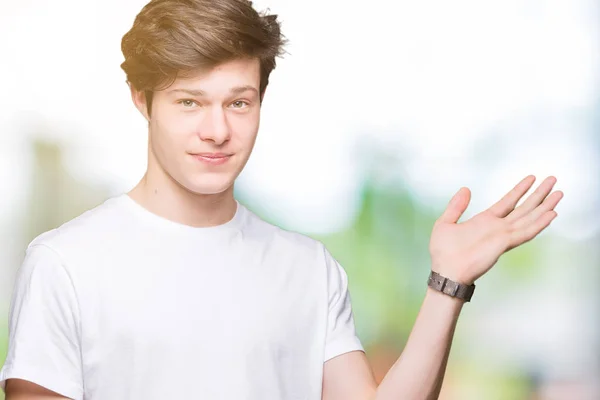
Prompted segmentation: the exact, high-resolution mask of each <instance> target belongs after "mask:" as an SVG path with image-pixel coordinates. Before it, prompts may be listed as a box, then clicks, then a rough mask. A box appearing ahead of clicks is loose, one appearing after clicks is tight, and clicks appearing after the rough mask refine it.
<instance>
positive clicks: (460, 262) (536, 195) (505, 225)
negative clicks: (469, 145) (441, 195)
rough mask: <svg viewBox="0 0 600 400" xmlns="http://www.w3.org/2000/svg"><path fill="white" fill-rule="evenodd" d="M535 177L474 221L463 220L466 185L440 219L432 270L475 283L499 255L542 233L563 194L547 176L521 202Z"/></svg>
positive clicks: (433, 245) (433, 237)
mask: <svg viewBox="0 0 600 400" xmlns="http://www.w3.org/2000/svg"><path fill="white" fill-rule="evenodd" d="M534 181H535V178H534V177H531V176H529V177H527V178H525V179H524V180H523V181H521V183H519V184H518V185H517V186H515V188H514V189H513V190H511V191H510V192H509V193H508V194H507V195H506V196H504V197H503V198H502V199H501V200H500V201H498V202H497V203H496V204H494V205H493V206H492V207H490V208H489V209H487V210H485V211H483V212H481V213H479V214H477V215H475V216H474V217H473V218H471V219H469V220H468V221H465V222H461V223H458V222H457V221H458V219H459V218H460V216H461V215H462V214H463V213H464V211H465V210H466V208H467V206H468V204H469V201H470V192H469V190H468V189H461V190H460V191H459V192H458V193H457V194H456V195H455V196H454V198H453V199H452V201H451V202H450V204H449V206H448V208H447V209H446V211H445V212H444V214H443V215H442V216H441V217H440V218H439V219H438V220H437V221H436V223H435V225H434V228H433V231H432V234H431V241H430V246H429V250H430V253H431V259H432V269H433V270H434V271H436V272H438V273H440V274H442V275H444V276H447V277H449V278H451V279H454V280H458V281H462V282H465V283H472V282H473V281H475V280H476V279H477V278H479V277H480V276H482V275H483V274H485V273H486V272H487V271H489V270H490V269H491V268H492V267H493V266H494V264H495V263H496V262H497V261H498V258H499V257H500V256H501V255H502V254H503V253H505V252H506V251H508V250H510V249H512V248H515V247H517V246H519V245H521V244H523V243H525V242H528V241H529V240H531V239H533V238H534V237H535V236H537V235H538V234H539V233H540V232H541V231H542V230H544V229H545V228H546V227H547V226H548V225H549V224H550V222H551V221H552V220H553V219H554V218H555V217H556V212H555V211H554V208H555V207H556V205H557V204H558V202H559V201H560V199H561V198H562V192H554V193H552V194H551V195H549V193H550V191H551V190H552V187H553V186H554V184H555V183H556V179H555V178H553V177H550V178H548V179H546V180H545V181H544V182H543V183H542V184H541V185H540V186H539V187H538V188H537V189H536V190H535V192H533V193H532V194H531V195H530V196H529V197H528V198H527V200H525V201H524V202H523V204H521V205H520V206H519V207H516V205H517V203H518V201H519V200H520V199H521V198H522V197H523V195H524V194H525V193H526V192H527V191H528V190H529V188H530V187H531V186H532V184H533V182H534Z"/></svg>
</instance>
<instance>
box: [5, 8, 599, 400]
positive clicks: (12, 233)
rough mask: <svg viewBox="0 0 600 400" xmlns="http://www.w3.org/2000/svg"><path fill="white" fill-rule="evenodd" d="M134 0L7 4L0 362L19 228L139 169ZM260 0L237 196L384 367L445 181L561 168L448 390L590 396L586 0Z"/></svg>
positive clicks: (483, 204) (593, 362) (595, 100)
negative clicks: (323, 271)
mask: <svg viewBox="0 0 600 400" xmlns="http://www.w3.org/2000/svg"><path fill="white" fill-rule="evenodd" d="M26 3H27V4H26ZM30 3H31V4H30ZM144 4H145V1H141V0H140V1H138V0H127V1H122V0H119V1H117V0H106V1H103V2H100V1H97V0H86V1H75V0H56V1H54V2H44V1H42V0H30V1H29V2H23V3H19V2H10V3H7V4H6V5H3V7H4V8H5V10H6V12H3V14H2V15H0V51H2V54H6V55H7V57H6V58H4V59H3V63H2V64H0V71H2V72H3V74H2V75H3V76H5V77H10V79H7V80H6V82H5V84H4V90H3V91H1V92H0V106H1V107H2V110H3V112H2V113H0V144H1V146H0V154H1V156H0V182H1V183H0V185H1V186H0V189H1V191H2V196H1V197H0V202H1V207H0V239H2V240H0V274H1V275H0V276H1V277H2V279H0V360H4V358H5V355H6V346H7V333H8V332H7V319H8V317H7V313H8V309H9V301H10V294H11V292H12V284H13V281H14V276H15V272H16V270H17V268H18V267H19V265H20V263H21V261H22V258H23V252H24V249H25V247H26V245H27V244H28V243H29V241H31V239H33V238H34V237H35V236H37V235H38V234H39V233H41V232H44V231H46V230H49V229H52V228H54V227H56V226H58V225H60V224H61V223H63V222H65V221H67V220H69V219H71V218H73V217H75V216H77V215H79V214H80V213H81V212H83V211H85V210H87V209H89V208H92V207H94V206H96V205H98V204H100V203H101V202H102V201H104V200H105V199H107V198H108V197H110V196H113V195H117V194H119V193H122V192H124V191H126V190H129V188H131V187H132V186H133V185H134V184H135V183H136V182H137V180H138V179H139V178H140V177H141V175H142V173H143V171H144V169H145V157H146V153H145V152H146V138H145V126H144V124H143V120H142V118H141V117H140V116H139V115H138V114H137V112H136V110H135V109H134V107H133V106H132V105H131V104H130V100H129V97H128V93H127V88H126V86H125V84H124V82H123V81H124V76H123V74H122V72H121V71H120V69H119V67H118V66H119V64H120V62H121V59H122V56H121V54H120V53H119V48H120V47H119V44H120V42H119V41H120V37H121V36H122V35H123V34H124V33H125V32H126V31H127V29H129V27H130V25H131V23H132V22H133V18H134V16H135V14H136V13H137V12H138V11H139V9H140V8H141V7H142V6H143V5H144ZM255 4H256V6H257V8H259V9H264V8H267V7H269V8H271V11H272V12H275V13H278V14H279V15H280V18H281V19H282V21H283V28H284V32H286V35H287V37H288V39H289V40H290V45H289V48H288V51H289V53H290V54H288V55H287V56H286V57H285V58H284V59H283V60H281V61H280V62H279V64H278V67H277V69H276V70H275V71H274V73H273V76H272V78H271V83H270V86H269V90H268V92H267V93H268V94H267V97H266V99H265V103H264V105H263V111H262V115H263V116H262V121H261V131H260V134H259V138H258V140H257V143H256V148H255V151H254V154H253V156H252V158H251V160H250V162H249V163H248V165H247V167H246V170H245V171H244V173H243V174H242V175H241V176H240V178H239V180H238V183H237V184H236V196H237V198H238V200H240V201H241V202H242V203H244V204H245V205H246V206H247V207H248V208H250V209H251V210H253V211H254V212H256V213H257V214H259V215H260V216H262V217H263V218H265V219H266V220H268V221H270V222H273V223H275V224H277V225H280V226H282V227H284V228H287V229H292V230H296V231H299V232H303V233H305V234H307V235H310V236H312V237H314V238H317V239H319V240H322V241H323V242H324V243H325V244H326V246H327V247H328V249H329V250H330V251H331V252H332V254H333V255H334V256H335V257H336V258H337V259H338V260H339V261H340V263H341V264H342V265H343V266H344V268H345V269H346V271H347V272H348V276H349V279H350V291H351V295H352V303H353V308H354V313H355V320H356V324H357V329H358V334H359V336H360V338H361V340H362V341H363V344H364V345H365V347H366V349H367V354H368V357H369V359H370V360H371V362H372V364H373V367H374V370H375V372H376V375H377V377H378V379H381V378H382V377H383V375H384V374H385V373H386V371H387V370H388V368H389V367H390V366H391V365H392V364H393V362H394V361H395V360H396V359H397V357H398V356H399V355H400V352H401V351H402V348H403V346H404V344H405V341H406V339H407V337H408V334H409V332H410V329H411V327H412V324H413V323H414V320H415V318H416V315H417V312H418V309H419V307H420V304H421V301H422V300H423V296H424V294H425V287H426V279H427V276H428V274H429V255H428V241H429V235H430V232H431V228H432V225H433V223H434V221H435V219H436V218H437V217H438V216H439V215H440V214H441V212H442V211H443V210H444V208H445V206H446V203H447V201H448V200H449V199H450V197H451V196H452V195H453V194H454V193H455V192H456V191H457V190H458V189H459V188H460V187H461V186H467V187H469V188H470V189H471V191H472V193H473V198H472V203H471V206H470V207H469V209H468V211H467V215H465V218H469V217H470V216H472V215H474V214H475V213H477V212H480V211H482V210H483V209H485V208H487V207H488V206H490V205H491V204H492V203H493V202H495V201H496V200H497V199H499V198H500V197H501V196H502V195H503V194H504V193H505V192H506V191H508V190H509V189H510V188H512V186H513V185H514V184H516V183H517V182H518V181H519V180H520V179H521V178H523V177H525V176H526V175H528V174H535V175H536V176H537V178H538V182H537V183H539V182H540V181H541V180H542V179H543V178H545V177H546V176H548V175H555V176H557V178H558V184H557V187H556V189H560V190H563V191H564V192H565V199H564V200H563V201H562V202H561V204H560V205H559V207H558V209H557V211H558V214H559V218H558V219H557V220H556V221H555V222H553V224H552V225H551V226H550V228H549V229H548V230H547V231H546V232H544V233H543V234H542V235H540V236H539V237H538V238H537V239H535V240H534V241H532V242H530V243H527V244H526V245H524V246H522V247H520V248H518V249H515V250H513V251H511V252H510V253H508V254H506V255H505V256H503V257H502V258H501V259H500V261H499V262H498V265H497V266H496V267H495V268H494V269H492V271H490V273H489V274H487V275H486V276H484V277H483V278H481V279H480V280H479V281H478V282H477V290H476V292H475V295H474V298H473V302H472V303H470V304H467V305H466V306H465V308H464V311H463V314H462V315H461V318H460V321H459V325H458V328H457V331H456V336H455V340H454V344H453V347H452V354H451V358H450V361H449V365H448V371H447V375H446V380H445V383H444V387H443V390H442V396H441V397H440V399H443V400H454V399H460V400H471V399H472V400H480V399H486V400H487V399H490V400H505V399H507V400H512V399H527V400H534V399H535V400H540V399H544V400H559V399H560V400H562V399H569V400H588V399H589V400H592V399H599V398H600V390H599V385H600V379H599V378H598V377H599V376H600V340H599V338H600V332H599V327H600V324H599V316H600V312H599V310H598V308H599V305H600V299H599V296H598V291H597V289H596V285H595V283H596V282H598V279H599V278H600V276H599V273H598V266H599V265H600V254H599V253H600V250H599V249H600V246H599V244H600V184H599V182H600V179H599V178H600V134H599V133H598V132H600V119H599V116H600V102H599V99H600V96H599V94H600V90H599V88H600V85H598V83H599V79H598V77H599V74H598V71H599V70H598V66H599V62H598V61H599V56H598V54H600V53H599V52H598V38H599V37H600V35H598V28H599V27H600V24H599V23H598V18H597V16H598V15H600V13H599V12H598V10H599V7H598V5H599V4H598V2H597V1H591V0H590V1H584V0H576V1H571V2H555V1H529V2H518V1H484V2H475V1H459V2H452V3H451V4H450V3H447V2H443V1H441V0H439V1H433V0H431V1H425V2H414V1H413V2H410V1H399V2H394V3H390V2H387V1H384V0H376V1H371V2H369V4H368V5H367V4H366V3H363V2H357V3H348V2H342V1H337V0H336V1H328V2H319V3H317V1H316V0H312V1H306V2H292V1H289V0H287V1H286V0H273V1H267V0H263V1H257V2H255ZM31 5H34V7H30V6H31ZM316 9H318V12H317V11H315V10H316ZM84 16H85V17H84ZM109 19H110V21H111V24H109V25H110V26H109V25H107V24H106V23H105V22H106V21H107V20H109ZM309 26H310V29H308V27H309ZM357 27H360V29H358V28H357ZM75 32H77V34H75ZM40 33H43V35H40ZM50 60H52V62H50ZM537 183H536V185H537ZM0 398H2V396H1V395H0Z"/></svg>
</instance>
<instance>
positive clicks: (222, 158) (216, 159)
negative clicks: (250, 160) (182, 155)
mask: <svg viewBox="0 0 600 400" xmlns="http://www.w3.org/2000/svg"><path fill="white" fill-rule="evenodd" d="M232 155H233V154H226V153H197V154H192V156H193V157H194V158H195V159H196V160H198V161H201V162H203V163H206V164H209V165H222V164H225V163H226V162H227V161H229V159H230V158H231V156H232Z"/></svg>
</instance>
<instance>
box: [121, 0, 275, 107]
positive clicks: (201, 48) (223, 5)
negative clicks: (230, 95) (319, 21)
mask: <svg viewBox="0 0 600 400" xmlns="http://www.w3.org/2000/svg"><path fill="white" fill-rule="evenodd" d="M285 42H286V40H285V38H284V37H283V35H282V34H281V30H280V24H279V22H278V21H277V15H268V14H266V13H259V12H257V11H256V10H254V8H253V7H252V2H251V1H249V0H152V1H150V3H148V4H147V5H146V6H144V8H143V9H142V10H141V11H140V13H139V14H138V15H137V17H136V18H135V21H134V23H133V27H132V28H131V30H129V32H127V33H126V34H125V35H124V36H123V40H122V42H121V50H122V52H123V55H124V56H125V62H123V63H122V64H121V68H122V69H123V70H124V71H125V74H126V75H127V82H128V83H129V84H130V85H132V86H133V88H134V89H135V90H137V91H144V93H145V95H146V101H147V106H148V113H150V110H151V106H152V92H153V91H154V90H161V89H163V88H167V87H169V86H170V85H171V84H172V83H173V82H174V81H175V79H177V77H178V76H186V75H188V74H192V73H194V72H197V71H198V70H200V69H204V68H207V69H210V68H212V67H214V66H216V65H218V64H221V63H223V62H227V61H231V60H234V59H240V58H257V59H259V60H260V94H261V96H262V94H263V93H264V91H265V89H266V87H267V84H268V82H269V75H270V74H271V71H272V70H273V69H274V68H275V58H276V57H278V56H281V55H282V54H283V46H284V44H285Z"/></svg>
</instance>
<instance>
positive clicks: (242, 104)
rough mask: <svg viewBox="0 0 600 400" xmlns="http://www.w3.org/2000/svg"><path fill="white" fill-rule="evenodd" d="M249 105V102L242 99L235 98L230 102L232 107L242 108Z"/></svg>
mask: <svg viewBox="0 0 600 400" xmlns="http://www.w3.org/2000/svg"><path fill="white" fill-rule="evenodd" d="M249 105H250V104H249V103H248V102H247V101H244V100H236V101H234V102H233V103H231V106H232V107H233V108H244V107H248V106H249Z"/></svg>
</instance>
